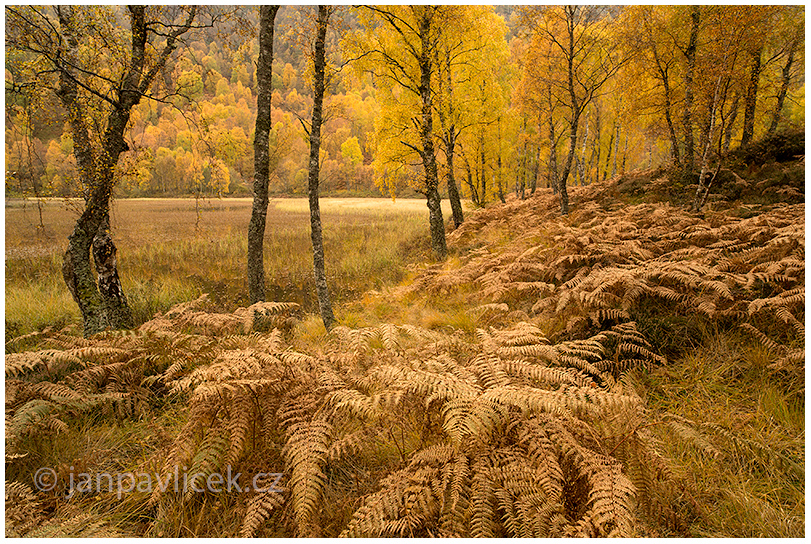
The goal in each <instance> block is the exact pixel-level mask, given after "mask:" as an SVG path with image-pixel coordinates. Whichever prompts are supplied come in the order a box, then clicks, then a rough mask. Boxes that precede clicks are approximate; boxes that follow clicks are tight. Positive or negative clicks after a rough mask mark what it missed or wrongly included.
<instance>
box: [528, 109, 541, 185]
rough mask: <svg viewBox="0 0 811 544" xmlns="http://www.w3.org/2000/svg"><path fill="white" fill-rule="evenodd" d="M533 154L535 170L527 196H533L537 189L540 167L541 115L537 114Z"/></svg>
mask: <svg viewBox="0 0 811 544" xmlns="http://www.w3.org/2000/svg"><path fill="white" fill-rule="evenodd" d="M537 148H538V149H537V152H536V153H535V168H533V170H532V189H531V190H530V192H529V194H530V195H534V194H535V191H536V190H537V188H538V173H539V172H538V171H539V169H540V167H541V113H540V112H538V145H537Z"/></svg>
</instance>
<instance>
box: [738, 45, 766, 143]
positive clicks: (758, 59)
mask: <svg viewBox="0 0 811 544" xmlns="http://www.w3.org/2000/svg"><path fill="white" fill-rule="evenodd" d="M762 62H763V45H761V46H759V47H758V49H757V51H755V53H754V54H753V55H752V71H751V73H750V75H749V86H748V87H747V88H746V98H745V101H744V110H743V132H742V133H741V146H745V145H747V144H749V143H750V142H751V141H752V137H753V136H754V135H755V109H756V108H757V91H758V85H759V84H760V72H761V70H762V67H761V64H762Z"/></svg>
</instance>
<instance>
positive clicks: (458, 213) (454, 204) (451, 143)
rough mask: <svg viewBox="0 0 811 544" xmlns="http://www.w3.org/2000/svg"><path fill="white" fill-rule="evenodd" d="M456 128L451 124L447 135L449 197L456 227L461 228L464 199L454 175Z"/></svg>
mask: <svg viewBox="0 0 811 544" xmlns="http://www.w3.org/2000/svg"><path fill="white" fill-rule="evenodd" d="M455 131H456V129H455V128H454V127H453V126H451V127H450V131H449V132H448V133H447V135H446V137H447V140H448V142H447V143H448V148H447V161H448V199H449V200H450V201H451V210H452V211H453V225H454V228H457V229H458V228H459V226H460V225H461V224H462V222H463V221H464V220H465V217H464V214H463V213H462V199H461V198H460V197H459V189H458V188H457V187H456V179H455V177H454V175H453V155H454V152H455V148H456V132H455Z"/></svg>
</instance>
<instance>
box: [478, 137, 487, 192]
mask: <svg viewBox="0 0 811 544" xmlns="http://www.w3.org/2000/svg"><path fill="white" fill-rule="evenodd" d="M479 172H480V176H481V187H482V192H481V193H480V195H479V200H480V202H481V205H482V207H484V205H485V203H486V202H487V174H486V173H485V171H484V131H482V132H481V134H480V136H479Z"/></svg>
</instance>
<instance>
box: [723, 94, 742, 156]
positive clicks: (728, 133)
mask: <svg viewBox="0 0 811 544" xmlns="http://www.w3.org/2000/svg"><path fill="white" fill-rule="evenodd" d="M740 98H741V97H740V95H738V94H736V95H735V100H733V101H732V111H731V112H730V113H729V122H728V123H727V126H726V128H725V129H724V147H723V152H724V153H726V152H727V151H729V146H730V145H731V144H732V129H734V128H735V119H736V118H737V117H738V103H739V102H740Z"/></svg>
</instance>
